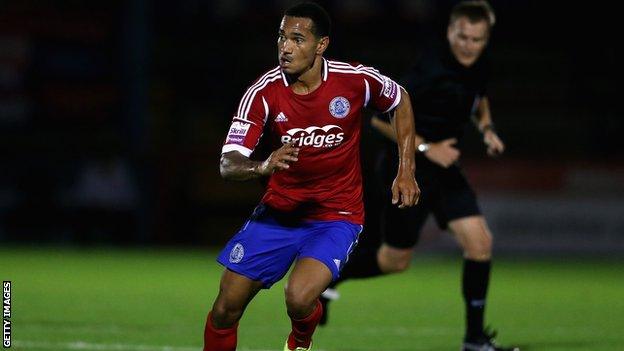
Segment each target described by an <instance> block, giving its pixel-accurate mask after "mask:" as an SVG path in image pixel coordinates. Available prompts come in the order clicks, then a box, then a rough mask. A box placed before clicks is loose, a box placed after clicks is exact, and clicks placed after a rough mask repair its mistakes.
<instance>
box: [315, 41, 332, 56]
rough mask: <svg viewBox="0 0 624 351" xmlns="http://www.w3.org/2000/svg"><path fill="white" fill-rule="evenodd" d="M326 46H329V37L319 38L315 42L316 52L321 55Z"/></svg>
mask: <svg viewBox="0 0 624 351" xmlns="http://www.w3.org/2000/svg"><path fill="white" fill-rule="evenodd" d="M328 46H329V37H322V38H321V39H319V41H318V43H317V44H316V54H317V55H323V53H324V52H325V50H327V47H328Z"/></svg>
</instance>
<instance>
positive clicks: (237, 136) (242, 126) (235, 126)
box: [225, 121, 251, 145]
mask: <svg viewBox="0 0 624 351" xmlns="http://www.w3.org/2000/svg"><path fill="white" fill-rule="evenodd" d="M250 126H251V123H246V122H239V121H234V122H232V125H231V126H230V131H229V132H228V135H227V139H226V140H225V143H226V144H240V145H242V144H243V141H244V140H245V137H246V136H247V132H249V127H250Z"/></svg>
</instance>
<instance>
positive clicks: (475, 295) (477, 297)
mask: <svg viewBox="0 0 624 351" xmlns="http://www.w3.org/2000/svg"><path fill="white" fill-rule="evenodd" d="M490 266H491V262H490V261H484V262H480V261H473V260H470V259H464V271H463V276H462V292H463V295H464V302H465V304H466V339H473V338H477V337H479V336H481V335H482V334H483V315H484V312H485V298H486V295H487V289H488V283H489V281H490Z"/></svg>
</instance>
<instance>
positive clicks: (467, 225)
mask: <svg viewBox="0 0 624 351" xmlns="http://www.w3.org/2000/svg"><path fill="white" fill-rule="evenodd" d="M448 226H449V229H450V230H451V232H452V233H453V234H454V235H455V239H456V240H457V242H458V243H459V245H460V246H461V247H462V249H463V252H464V258H466V259H469V260H473V261H489V260H490V258H491V257H492V233H491V232H490V229H489V228H488V225H487V223H486V221H485V218H484V217H483V216H480V215H477V216H470V217H464V218H458V219H455V220H452V221H450V222H449V223H448Z"/></svg>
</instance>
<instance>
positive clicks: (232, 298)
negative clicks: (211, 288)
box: [204, 269, 262, 351]
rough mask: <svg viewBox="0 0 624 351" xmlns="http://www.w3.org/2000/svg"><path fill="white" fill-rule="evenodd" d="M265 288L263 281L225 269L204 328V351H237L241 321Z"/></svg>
mask: <svg viewBox="0 0 624 351" xmlns="http://www.w3.org/2000/svg"><path fill="white" fill-rule="evenodd" d="M261 288H262V282H259V281H253V280H251V279H249V278H247V277H245V276H243V275H240V274H238V273H235V272H232V271H231V270H229V269H225V270H224V272H223V275H222V277H221V283H220V286H219V295H218V296H217V298H216V300H215V302H214V304H213V305H212V310H211V311H210V313H208V318H207V320H206V327H205V329H204V351H234V350H236V342H237V340H236V339H237V329H238V321H239V319H240V318H241V316H242V315H243V311H244V310H245V308H246V307H247V304H249V302H250V301H251V300H252V299H253V297H254V296H255V295H256V294H257V293H258V291H259V290H260V289H261Z"/></svg>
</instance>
